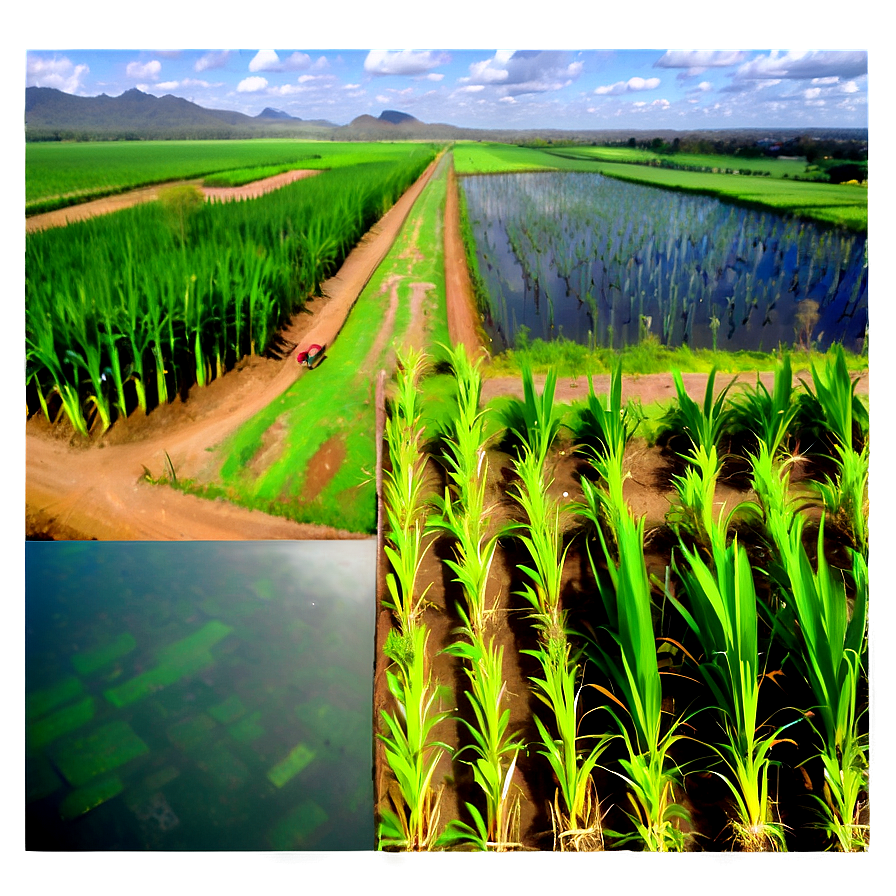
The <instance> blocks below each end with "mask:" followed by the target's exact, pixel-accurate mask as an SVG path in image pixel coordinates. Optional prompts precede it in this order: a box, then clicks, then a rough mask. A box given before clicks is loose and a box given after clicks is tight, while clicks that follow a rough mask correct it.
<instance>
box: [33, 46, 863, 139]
mask: <svg viewBox="0 0 896 896" xmlns="http://www.w3.org/2000/svg"><path fill="white" fill-rule="evenodd" d="M275 30H276V29H272V34H273V33H274V31H275ZM287 33H288V32H287ZM431 33H435V32H431ZM832 33H834V34H836V31H833V32H832ZM581 36H582V35H579V37H581ZM526 46H532V44H531V43H530V44H526ZM25 62H26V86H32V85H37V86H41V87H55V88H58V89H59V90H63V91H65V92H67V93H72V94H76V95H78V96H96V95H98V94H100V93H106V94H108V95H109V96H118V95H119V94H121V93H122V92H123V91H125V90H128V89H129V88H132V87H136V88H138V89H140V90H142V91H145V92H146V93H150V94H153V95H154V96H163V95H165V94H169V93H170V94H174V95H175V96H180V97H184V98H186V99H189V100H192V101H193V102H195V103H198V104H199V105H201V106H204V107H206V108H213V109H229V110H236V111H239V112H244V113H246V114H248V115H257V114H258V113H259V112H261V111H262V109H264V108H265V107H266V106H271V107H273V108H276V109H281V110H283V111H285V112H288V113H289V114H291V115H294V116H296V117H299V118H305V119H313V118H324V119H328V120H329V121H332V122H334V123H335V124H347V123H348V122H349V121H351V120H352V119H353V118H354V117H356V116H358V115H361V114H364V113H367V114H371V115H379V113H380V112H381V111H382V110H384V109H397V110H400V111H403V112H408V113H410V114H411V115H414V116H415V117H417V118H419V119H420V120H421V121H426V122H444V123H447V124H454V125H461V126H468V127H498V128H500V127H508V128H515V127H557V128H617V127H618V128H648V129H653V128H671V129H690V128H729V127H771V126H778V127H797V128H799V127H867V126H868V108H867V102H868V53H867V51H866V50H855V49H853V50H838V49H819V50H788V49H781V50H768V49H758V50H757V49H754V50H731V49H721V50H719V49H700V50H681V49H655V50H637V49H624V50H606V49H604V50H593V49H592V50H558V49H553V50H533V49H523V50H520V49H517V50H514V49H498V50H494V49H488V50H486V49H479V50H471V49H461V50H457V49H433V48H423V49H394V48H393V49H348V50H346V49H338V46H337V48H336V49H328V48H327V47H326V46H325V45H324V46H322V45H317V47H316V48H314V47H305V48H303V49H231V50H228V49H210V50H126V49H117V50H67V49H56V48H54V47H43V48H42V47H41V46H40V45H39V44H32V45H31V46H29V47H28V49H27V52H26V54H25Z"/></svg>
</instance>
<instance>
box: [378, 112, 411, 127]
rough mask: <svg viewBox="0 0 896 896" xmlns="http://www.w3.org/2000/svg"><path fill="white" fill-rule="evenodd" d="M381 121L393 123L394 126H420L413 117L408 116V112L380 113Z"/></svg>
mask: <svg viewBox="0 0 896 896" xmlns="http://www.w3.org/2000/svg"><path fill="white" fill-rule="evenodd" d="M380 121H391V122H392V124H420V122H419V121H418V120H417V119H416V118H414V116H413V115H408V113H407V112H396V111H395V110H394V109H386V111H385V112H380Z"/></svg>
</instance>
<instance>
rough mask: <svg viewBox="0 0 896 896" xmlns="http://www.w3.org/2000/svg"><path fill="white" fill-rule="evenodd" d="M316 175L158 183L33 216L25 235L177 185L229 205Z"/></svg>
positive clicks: (305, 172) (147, 198)
mask: <svg viewBox="0 0 896 896" xmlns="http://www.w3.org/2000/svg"><path fill="white" fill-rule="evenodd" d="M315 174H320V170H315V169H313V168H312V169H296V170H294V171H284V172H283V173H282V174H275V175H274V176H273V177H265V178H262V179H261V180H256V181H253V182H252V183H250V184H244V185H243V186H242V187H203V186H202V182H201V181H199V180H182V181H174V182H171V183H164V184H155V185H153V186H151V187H140V188H139V189H137V190H128V192H127V193H119V194H118V195H117V196H104V197H103V198H102V199H92V200H91V201H90V202H82V203H79V204H78V205H71V206H69V207H68V208H60V209H56V211H52V212H45V213H44V214H42V215H31V216H30V217H28V218H25V232H26V233H34V232H35V231H37V230H46V229H47V228H50V227H64V226H65V225H66V224H73V223H74V222H75V221H86V220H87V219H88V218H95V217H96V216H97V215H107V214H109V212H117V211H120V210H121V209H123V208H131V206H134V205H140V204H141V203H143V202H152V201H153V200H155V199H158V198H159V193H160V192H161V191H162V190H164V189H166V188H167V187H171V186H174V185H175V184H195V185H196V186H197V187H199V189H200V190H202V192H203V193H204V194H205V198H206V201H208V202H229V201H233V200H236V199H256V198H258V197H259V196H263V195H264V194H265V193H270V192H271V190H277V189H279V188H280V187H284V186H286V184H291V183H293V182H294V181H297V180H302V179H303V178H306V177H312V176H313V175H315Z"/></svg>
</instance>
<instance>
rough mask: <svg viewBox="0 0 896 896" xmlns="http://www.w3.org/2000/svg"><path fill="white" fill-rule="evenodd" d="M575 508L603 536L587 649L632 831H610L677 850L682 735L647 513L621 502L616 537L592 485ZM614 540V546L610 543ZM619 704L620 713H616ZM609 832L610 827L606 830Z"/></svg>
mask: <svg viewBox="0 0 896 896" xmlns="http://www.w3.org/2000/svg"><path fill="white" fill-rule="evenodd" d="M584 493H585V501H584V503H583V504H581V505H580V506H579V508H578V509H579V512H580V514H581V515H582V516H583V517H584V518H585V519H586V520H587V521H589V522H590V523H591V525H592V526H593V528H594V531H595V532H596V534H597V537H598V539H599V541H600V544H601V548H602V554H603V560H604V562H605V564H606V571H604V570H603V569H602V568H600V565H599V563H598V562H597V560H596V559H595V557H594V555H593V553H592V551H591V547H590V544H587V543H586V549H587V556H588V560H589V564H590V566H591V570H592V574H593V576H594V579H595V582H596V586H597V591H598V594H599V596H600V598H601V603H602V605H603V609H604V616H605V621H604V623H603V624H602V625H599V626H595V625H591V624H589V625H587V630H588V635H589V643H588V646H587V648H586V649H587V651H588V655H589V656H590V657H591V658H592V659H593V660H594V662H595V663H596V665H597V667H598V668H599V669H600V670H601V672H602V673H603V675H604V677H605V679H606V681H607V684H606V685H602V684H596V683H591V687H593V688H595V689H597V690H598V691H599V692H600V693H602V694H603V695H604V696H605V697H607V698H609V700H610V701H611V703H610V704H608V705H606V706H605V709H606V710H607V712H608V713H609V714H610V715H611V717H612V718H613V720H614V722H615V724H616V728H617V730H618V734H615V735H613V737H614V738H618V739H620V740H621V741H622V743H623V745H624V747H625V755H624V756H623V757H622V758H620V759H619V764H620V765H621V767H622V771H619V770H618V769H615V768H609V771H611V772H612V773H613V774H615V775H617V776H618V777H620V778H621V779H622V780H623V781H624V782H625V784H626V787H627V797H628V801H629V805H630V807H631V809H632V811H631V812H626V814H627V815H628V817H629V819H630V821H631V823H632V825H633V827H634V831H633V832H629V833H624V832H617V833H615V834H614V837H615V838H616V841H617V845H626V844H629V843H639V844H640V845H641V847H642V848H643V849H645V850H649V851H655V852H678V851H681V850H683V849H684V848H685V846H686V837H685V834H684V832H683V831H682V829H681V822H682V821H684V820H686V819H687V818H688V813H687V811H686V809H685V808H684V807H683V806H681V805H680V804H679V803H678V802H677V801H676V796H675V789H676V787H677V786H678V785H679V784H680V778H681V769H680V768H679V766H678V765H677V763H676V762H675V760H674V758H673V757H672V755H671V750H672V748H673V747H674V746H675V744H676V743H677V742H678V741H679V740H681V738H682V735H681V734H680V733H679V730H680V726H681V725H682V723H683V722H684V721H685V719H684V717H679V718H677V719H672V720H671V721H669V722H665V720H664V718H663V716H664V712H663V708H662V701H663V689H662V682H661V678H660V671H659V664H658V660H657V650H656V636H655V633H654V627H653V617H652V601H651V587H650V581H649V579H648V575H647V566H646V563H645V560H644V520H643V519H641V520H638V521H637V522H636V521H635V520H634V519H633V518H632V515H631V512H630V510H629V509H628V507H627V506H625V507H620V508H618V509H617V510H616V511H615V512H614V514H613V516H614V518H615V520H616V525H615V533H614V538H613V540H612V541H611V540H610V539H608V538H607V537H605V536H604V533H603V531H602V522H603V520H604V519H605V513H604V511H603V509H602V508H601V506H600V504H599V501H598V498H597V496H596V493H595V490H594V489H585V492H584ZM614 542H615V550H614V548H613V547H611V544H613V543H614ZM620 710H621V712H620ZM608 833H610V832H608Z"/></svg>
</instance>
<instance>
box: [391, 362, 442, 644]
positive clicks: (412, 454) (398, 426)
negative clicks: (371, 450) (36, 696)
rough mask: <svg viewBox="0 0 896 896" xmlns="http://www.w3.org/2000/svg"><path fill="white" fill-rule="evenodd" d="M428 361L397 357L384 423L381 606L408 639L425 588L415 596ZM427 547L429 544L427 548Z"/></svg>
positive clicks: (423, 509)
mask: <svg viewBox="0 0 896 896" xmlns="http://www.w3.org/2000/svg"><path fill="white" fill-rule="evenodd" d="M427 364H428V359H427V357H426V355H425V354H424V353H422V352H418V351H415V350H413V349H409V350H407V351H406V352H401V353H399V355H398V371H397V373H396V385H397V395H396V397H395V398H394V399H393V401H392V402H391V408H392V413H391V415H390V416H389V417H388V418H387V420H386V425H385V433H384V434H385V439H386V444H387V447H388V456H389V469H388V470H387V471H385V472H384V476H383V505H384V509H385V514H386V521H387V531H386V539H387V543H386V544H385V545H384V551H385V554H386V557H387V558H388V560H389V563H390V565H391V567H392V572H389V573H387V574H386V587H387V589H388V596H387V597H385V598H384V600H383V603H384V605H385V606H387V607H388V608H389V609H391V610H392V612H393V613H394V615H395V618H396V620H397V621H398V624H399V627H400V629H401V631H402V632H405V633H407V632H408V631H410V629H411V628H412V627H413V625H414V623H415V621H416V620H417V619H418V618H419V616H420V614H421V613H422V611H423V607H424V602H425V599H426V593H427V591H428V590H429V587H430V586H429V585H427V587H426V588H425V589H424V590H423V591H422V592H419V591H418V589H417V573H418V571H419V569H420V564H421V563H422V561H423V557H424V555H425V554H426V551H427V550H428V548H429V544H426V545H424V536H425V529H426V513H427V509H428V501H427V499H426V498H425V491H426V475H425V472H426V471H425V466H426V458H425V455H424V453H423V451H422V447H423V442H422V440H423V426H422V424H421V421H420V413H419V408H418V404H417V398H418V388H419V382H420V378H421V377H422V375H423V373H424V371H425V370H426V366H427ZM430 543H431V542H430Z"/></svg>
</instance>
